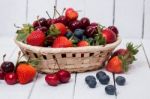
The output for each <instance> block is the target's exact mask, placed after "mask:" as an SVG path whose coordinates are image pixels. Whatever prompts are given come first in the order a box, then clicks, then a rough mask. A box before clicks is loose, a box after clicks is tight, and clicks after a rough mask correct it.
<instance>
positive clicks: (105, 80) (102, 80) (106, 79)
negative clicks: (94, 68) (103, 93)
mask: <svg viewBox="0 0 150 99" xmlns="http://www.w3.org/2000/svg"><path fill="white" fill-rule="evenodd" d="M98 80H99V82H100V83H101V84H103V85H106V84H108V83H109V81H110V78H109V76H108V75H102V76H100V77H99V78H98Z"/></svg>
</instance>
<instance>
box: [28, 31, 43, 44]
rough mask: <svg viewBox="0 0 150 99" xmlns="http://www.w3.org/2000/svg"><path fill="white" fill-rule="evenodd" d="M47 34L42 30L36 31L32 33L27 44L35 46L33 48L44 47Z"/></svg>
mask: <svg viewBox="0 0 150 99" xmlns="http://www.w3.org/2000/svg"><path fill="white" fill-rule="evenodd" d="M45 38H46V37H45V34H44V33H43V32H42V31H40V30H36V31H33V32H31V33H30V34H29V35H28V36H27V38H26V41H27V44H29V45H33V46H43V45H44V41H45Z"/></svg>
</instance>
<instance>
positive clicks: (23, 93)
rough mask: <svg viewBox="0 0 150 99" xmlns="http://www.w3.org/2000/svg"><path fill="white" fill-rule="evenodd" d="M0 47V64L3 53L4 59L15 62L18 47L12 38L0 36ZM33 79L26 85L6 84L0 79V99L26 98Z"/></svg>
mask: <svg viewBox="0 0 150 99" xmlns="http://www.w3.org/2000/svg"><path fill="white" fill-rule="evenodd" d="M4 42H5V43H4ZM0 48H1V49H0V57H1V58H0V64H1V63H2V55H3V54H5V53H6V54H7V57H6V61H12V62H13V63H14V64H16V61H17V55H18V51H19V48H18V47H17V46H16V44H15V43H14V41H13V38H8V37H3V38H2V37H1V38H0ZM34 81H35V80H34ZM34 81H33V82H31V83H29V84H26V85H21V84H15V85H7V84H6V82H5V81H4V80H0V89H1V90H2V92H1V93H0V99H10V98H12V99H28V97H29V95H30V92H31V89H32V86H33V84H34Z"/></svg>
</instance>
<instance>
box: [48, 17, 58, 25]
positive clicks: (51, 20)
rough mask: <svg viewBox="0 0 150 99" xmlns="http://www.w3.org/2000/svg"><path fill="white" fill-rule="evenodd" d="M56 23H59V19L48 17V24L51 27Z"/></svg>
mask: <svg viewBox="0 0 150 99" xmlns="http://www.w3.org/2000/svg"><path fill="white" fill-rule="evenodd" d="M55 23H57V19H51V18H49V19H47V24H48V26H49V27H50V26H51V25H52V24H55Z"/></svg>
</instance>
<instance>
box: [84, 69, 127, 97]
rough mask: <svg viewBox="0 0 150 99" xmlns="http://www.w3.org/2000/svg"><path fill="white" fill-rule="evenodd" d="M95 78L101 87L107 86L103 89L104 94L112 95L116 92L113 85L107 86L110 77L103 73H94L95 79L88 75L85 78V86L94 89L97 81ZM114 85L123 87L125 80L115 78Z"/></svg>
mask: <svg viewBox="0 0 150 99" xmlns="http://www.w3.org/2000/svg"><path fill="white" fill-rule="evenodd" d="M96 78H97V79H98V81H99V82H100V83H101V84H102V85H107V86H106V87H105V92H106V93H107V94H109V95H114V94H115V92H116V88H115V87H114V85H108V84H109V81H110V77H109V76H108V75H107V74H106V73H105V72H103V71H99V72H97V73H96V77H95V76H93V75H89V76H87V77H86V78H85V82H86V83H87V85H88V86H89V87H90V88H95V87H96V85H97V81H96ZM115 80H116V83H117V84H118V85H120V86H124V85H125V82H126V79H125V78H124V77H122V76H118V77H116V79H115Z"/></svg>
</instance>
